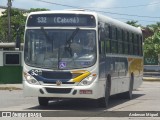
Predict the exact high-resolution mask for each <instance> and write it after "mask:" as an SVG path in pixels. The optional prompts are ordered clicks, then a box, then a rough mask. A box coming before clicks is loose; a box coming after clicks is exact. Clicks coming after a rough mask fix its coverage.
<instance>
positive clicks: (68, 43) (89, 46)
mask: <svg viewBox="0 0 160 120" xmlns="http://www.w3.org/2000/svg"><path fill="white" fill-rule="evenodd" d="M24 61H25V63H26V64H27V65H30V66H34V67H39V68H49V69H79V68H85V67H90V66H92V65H94V63H95V62H96V31H95V30H82V29H68V30H67V29H61V30H60V29H58V30H56V29H28V30H26V35H25V50H24Z"/></svg>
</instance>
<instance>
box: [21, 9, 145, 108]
mask: <svg viewBox="0 0 160 120" xmlns="http://www.w3.org/2000/svg"><path fill="white" fill-rule="evenodd" d="M24 39H25V43H24V66H23V85H24V95H25V96H26V97H27V96H28V97H29V96H30V97H38V101H39V104H40V105H42V106H46V105H48V102H49V100H53V99H64V98H73V99H74V98H80V99H81V98H82V99H85V98H86V99H93V100H97V101H98V103H99V105H100V106H101V107H107V106H108V101H109V97H110V96H111V95H115V94H118V93H122V95H123V96H124V97H125V98H129V99H131V98H132V91H133V89H136V88H138V87H139V86H140V85H141V83H142V76H143V54H142V53H143V52H142V31H141V29H139V28H136V27H133V26H130V25H128V24H125V23H123V22H120V21H118V20H115V19H112V18H110V17H107V16H103V15H101V14H98V13H95V12H87V11H78V10H77V11H73V10H72V11H71V10H70V11H69V10H68V11H65V10H63V11H43V12H33V13H30V14H29V15H28V17H27V21H26V26H25V35H24Z"/></svg>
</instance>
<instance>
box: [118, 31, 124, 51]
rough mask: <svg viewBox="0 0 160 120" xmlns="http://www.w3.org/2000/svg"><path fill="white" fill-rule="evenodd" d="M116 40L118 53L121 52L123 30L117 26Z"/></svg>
mask: <svg viewBox="0 0 160 120" xmlns="http://www.w3.org/2000/svg"><path fill="white" fill-rule="evenodd" d="M117 36H118V37H117V38H118V39H117V40H118V53H119V54H123V30H122V29H120V28H118V30H117Z"/></svg>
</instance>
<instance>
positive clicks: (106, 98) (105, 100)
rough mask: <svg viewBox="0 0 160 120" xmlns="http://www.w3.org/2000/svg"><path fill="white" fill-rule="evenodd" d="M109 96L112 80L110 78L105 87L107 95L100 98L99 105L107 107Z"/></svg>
mask: <svg viewBox="0 0 160 120" xmlns="http://www.w3.org/2000/svg"><path fill="white" fill-rule="evenodd" d="M109 96H110V82H109V80H107V81H106V88H105V96H104V97H102V98H99V99H98V104H99V107H102V108H107V107H108V103H109Z"/></svg>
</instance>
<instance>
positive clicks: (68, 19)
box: [27, 14, 96, 27]
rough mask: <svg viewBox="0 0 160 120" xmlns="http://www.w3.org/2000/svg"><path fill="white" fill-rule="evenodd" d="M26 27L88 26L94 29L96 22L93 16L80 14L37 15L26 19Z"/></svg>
mask: <svg viewBox="0 0 160 120" xmlns="http://www.w3.org/2000/svg"><path fill="white" fill-rule="evenodd" d="M27 26H30V27H38V26H46V27H50V26H51V27H53V26H89V27H95V26H96V22H95V18H94V16H93V15H80V14H38V15H31V16H29V18H28V22H27Z"/></svg>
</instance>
